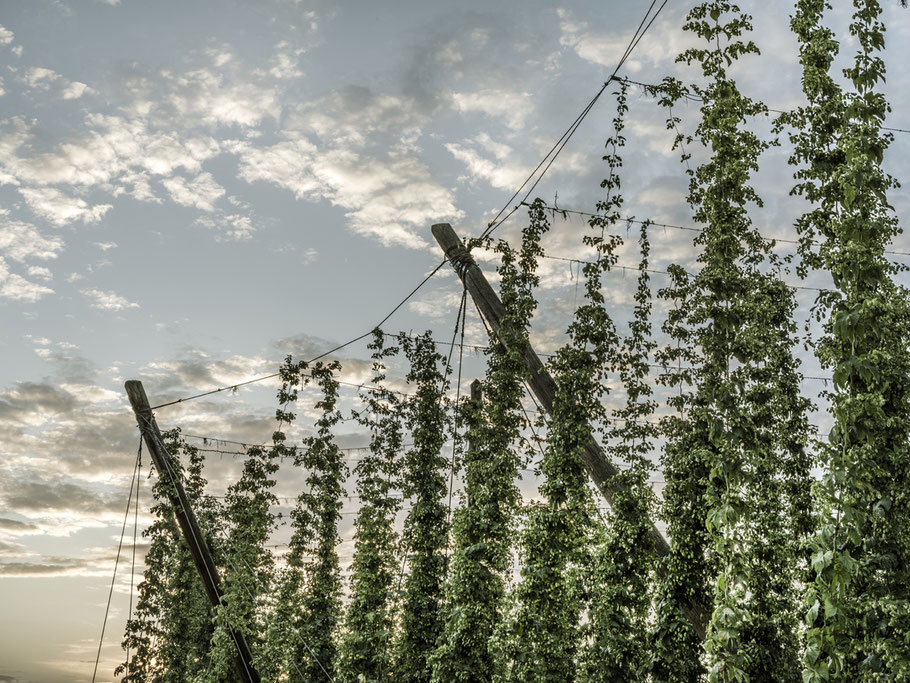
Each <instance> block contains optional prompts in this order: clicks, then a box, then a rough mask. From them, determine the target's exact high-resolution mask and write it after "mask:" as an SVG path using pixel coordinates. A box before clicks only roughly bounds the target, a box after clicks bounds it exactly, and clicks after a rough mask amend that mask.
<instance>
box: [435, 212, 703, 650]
mask: <svg viewBox="0 0 910 683" xmlns="http://www.w3.org/2000/svg"><path fill="white" fill-rule="evenodd" d="M432 231H433V236H434V237H435V238H436V241H437V242H438V243H439V246H440V247H442V250H443V252H445V255H446V258H447V259H448V260H449V263H451V264H452V267H453V268H454V269H455V272H456V273H458V276H459V277H460V278H461V281H462V282H463V283H464V286H465V287H466V288H467V290H468V292H469V293H470V294H471V297H472V298H473V299H474V301H475V303H476V304H477V307H478V308H479V309H480V312H481V313H482V314H483V317H484V318H486V320H487V322H488V323H489V324H490V327H492V328H493V332H494V333H496V334H497V335H498V337H499V339H500V340H501V341H502V342H503V343H504V344H505V345H506V346H508V345H509V343H510V342H511V341H512V340H514V339H515V338H516V333H515V331H513V330H510V329H508V328H504V327H503V325H502V320H503V318H504V317H505V313H506V310H505V307H503V305H502V302H501V301H500V300H499V296H497V294H496V292H495V291H493V288H492V287H491V286H490V283H489V282H487V278H486V276H484V274H483V271H482V270H481V269H480V267H479V266H478V265H477V263H475V261H474V259H473V258H472V257H471V254H470V253H469V252H468V250H467V249H466V248H465V246H464V244H462V242H461V240H460V239H459V238H458V235H456V234H455V231H454V230H453V229H452V226H451V225H449V224H448V223H437V224H436V225H434V226H433V227H432ZM524 348H525V352H524V361H525V365H526V366H527V368H528V370H529V372H530V380H529V382H530V385H531V390H532V391H533V392H534V395H535V396H536V397H537V400H538V401H539V402H540V405H541V407H543V409H544V410H545V411H547V413H548V414H549V413H551V412H552V410H553V401H554V399H555V398H556V382H554V381H553V378H552V377H551V376H550V373H549V372H547V370H546V368H545V367H544V365H543V363H542V362H541V360H540V358H539V357H538V355H537V353H536V352H535V351H534V349H533V348H531V345H530V344H525V345H524ZM580 455H581V460H582V463H583V464H584V467H585V469H586V470H587V472H588V475H589V476H590V477H591V479H592V480H593V481H594V483H595V485H596V486H597V488H598V489H599V490H600V492H601V493H602V494H603V497H604V498H605V499H606V501H607V503H608V504H609V505H611V506H612V505H613V497H614V496H615V494H616V493H618V492H619V491H620V490H622V484H621V483H620V482H621V481H622V480H621V479H616V478H615V475H616V474H618V473H619V469H618V468H617V467H616V465H614V464H613V463H612V462H610V460H609V459H608V458H607V457H606V455H604V452H603V451H602V450H601V448H600V446H599V445H598V443H597V441H596V440H595V439H594V437H593V436H592V437H591V438H590V439H589V440H588V442H587V443H586V444H585V446H584V449H583V450H582V452H581V454H580ZM650 537H651V540H652V541H653V543H654V549H655V551H656V552H657V554H658V556H660V557H665V556H666V555H668V554H669V552H670V544H669V543H667V539H665V538H664V536H663V534H662V533H660V531H659V530H658V529H657V527H655V526H654V524H653V523H652V524H651V531H650ZM655 568H656V571H657V572H658V574H660V575H663V573H664V571H665V570H664V564H663V563H662V562H657V563H656V567H655ZM683 611H684V612H685V615H686V617H687V618H688V619H689V621H690V622H691V623H692V626H693V627H694V628H695V630H696V632H697V633H698V635H699V637H704V635H705V626H704V621H705V620H704V616H703V615H704V614H705V613H706V612H705V609H704V608H703V607H702V606H701V605H695V604H692V605H688V606H686V607H685V608H684V610H683Z"/></svg>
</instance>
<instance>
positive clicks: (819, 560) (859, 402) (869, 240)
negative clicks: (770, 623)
mask: <svg viewBox="0 0 910 683" xmlns="http://www.w3.org/2000/svg"><path fill="white" fill-rule="evenodd" d="M853 5H854V13H853V16H852V21H851V24H850V34H851V35H852V36H853V37H854V38H855V39H856V44H857V50H856V53H855V55H854V58H853V60H852V62H851V63H850V64H849V65H848V66H847V68H845V69H844V71H843V75H844V76H845V77H846V79H847V84H848V86H849V89H847V90H844V89H843V88H842V87H841V86H840V85H839V84H838V83H837V82H836V81H835V79H834V78H833V76H832V75H831V74H830V70H831V66H832V64H833V62H834V59H835V57H836V56H837V53H838V44H837V41H836V40H835V37H834V34H833V33H832V31H831V30H830V29H828V28H827V27H825V26H824V25H823V24H822V23H821V22H822V18H823V15H824V12H825V10H826V9H828V4H827V3H826V2H824V0H799V1H798V2H797V4H796V10H797V11H796V13H795V15H794V16H793V19H792V22H791V27H792V29H793V31H794V33H795V34H796V36H797V39H798V40H799V45H800V61H801V64H802V67H803V81H802V82H803V92H804V93H805V95H806V98H807V100H808V105H807V106H806V107H803V108H801V109H799V110H797V111H796V112H795V113H794V114H793V115H792V116H791V117H790V118H789V122H790V123H792V124H793V125H794V132H793V134H792V136H791V140H792V142H793V143H794V146H795V152H794V154H793V156H792V158H791V163H793V164H796V165H799V169H798V170H797V172H796V178H797V181H798V182H797V185H796V187H795V188H794V193H796V194H799V195H802V196H804V197H805V198H806V199H807V200H808V201H809V202H810V203H811V204H812V208H811V209H810V210H809V211H808V212H807V213H806V214H805V215H803V216H802V217H801V218H800V219H799V220H798V221H797V229H798V231H799V232H800V236H801V243H800V255H801V257H802V259H803V268H802V271H803V274H805V273H806V272H807V271H808V269H810V268H819V269H823V270H825V271H827V272H828V273H830V275H831V277H832V279H833V281H834V289H833V290H831V291H827V292H823V293H821V294H820V295H819V297H818V298H817V300H816V306H815V311H816V317H817V319H818V321H820V322H822V323H823V332H822V336H821V338H820V339H818V340H817V342H816V344H815V350H816V354H817V356H818V358H819V361H820V362H821V364H822V367H825V368H829V369H831V370H832V371H833V375H834V390H833V391H830V392H827V393H826V396H827V398H828V399H829V400H830V401H831V405H832V413H833V417H834V427H833V429H832V430H831V432H830V433H829V435H828V439H827V440H826V441H823V442H822V443H820V444H819V464H820V465H821V466H822V467H823V468H824V475H823V477H822V480H821V482H820V484H819V485H818V486H817V487H816V504H817V512H818V528H817V529H816V531H815V533H814V534H813V536H812V541H811V546H810V547H811V551H812V557H811V563H812V572H813V580H812V583H811V585H810V586H809V590H808V591H807V594H806V608H807V611H806V616H805V622H806V623H805V625H806V648H805V654H804V658H803V664H804V670H803V678H804V680H805V681H807V682H808V681H823V680H829V679H830V678H841V679H845V678H848V679H852V680H901V679H902V678H905V677H907V676H910V649H908V646H907V643H908V642H910V593H908V591H910V569H908V567H910V550H908V548H910V531H908V530H910V475H908V471H910V445H908V441H907V433H908V430H910V382H908V377H910V353H908V348H907V343H906V340H907V335H908V332H910V326H908V322H910V310H908V303H907V302H908V293H907V291H906V289H905V288H903V287H901V286H898V285H897V284H895V282H894V276H895V275H896V274H897V272H898V270H899V268H898V267H897V266H895V265H894V264H892V263H890V262H889V261H888V260H887V258H886V256H885V253H884V252H885V249H886V247H887V245H888V244H889V243H890V242H891V240H892V239H893V238H894V237H895V236H896V235H897V234H898V233H899V232H900V228H899V226H898V223H897V220H896V218H895V217H894V215H893V213H892V209H891V207H890V205H889V204H888V199H887V193H888V190H890V189H892V188H894V187H896V185H897V183H896V182H895V181H894V179H893V178H891V177H890V176H889V175H888V174H887V173H885V172H884V171H883V169H882V162H883V159H884V153H885V151H886V150H887V148H888V145H889V143H890V142H891V139H892V136H891V135H890V134H888V133H884V132H883V131H882V125H883V122H884V119H885V116H886V114H887V113H888V112H889V111H890V107H889V105H888V102H887V100H886V99H885V97H884V95H883V94H882V93H881V90H880V85H881V83H882V82H883V81H884V77H885V65H884V61H883V60H882V58H881V56H880V52H881V50H883V49H884V45H885V39H884V34H885V26H884V24H883V22H882V20H881V12H882V8H881V5H880V4H879V3H878V2H877V1H876V0H856V1H855V2H854V3H853Z"/></svg>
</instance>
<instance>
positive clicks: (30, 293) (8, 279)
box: [0, 257, 54, 303]
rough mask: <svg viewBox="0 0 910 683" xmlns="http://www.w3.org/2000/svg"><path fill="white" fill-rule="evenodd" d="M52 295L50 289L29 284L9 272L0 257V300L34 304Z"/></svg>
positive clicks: (52, 291) (22, 278)
mask: <svg viewBox="0 0 910 683" xmlns="http://www.w3.org/2000/svg"><path fill="white" fill-rule="evenodd" d="M53 293H54V290H53V289H51V288H50V287H45V286H44V285H39V284H36V283H34V282H29V281H28V280H26V279H25V278H24V277H22V276H21V275H17V274H16V273H12V272H10V269H9V267H8V266H7V265H6V261H5V260H4V259H3V258H2V257H0V299H9V300H10V301H22V302H26V303H34V302H35V301H38V300H39V299H41V298H43V297H44V296H46V295H48V294H53Z"/></svg>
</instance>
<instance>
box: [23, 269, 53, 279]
mask: <svg viewBox="0 0 910 683" xmlns="http://www.w3.org/2000/svg"><path fill="white" fill-rule="evenodd" d="M28 274H29V275H30V276H31V277H36V278H38V279H39V280H44V281H45V282H50V281H51V280H53V279H54V274H53V273H52V272H51V271H50V269H49V268H45V267H44V266H29V267H28Z"/></svg>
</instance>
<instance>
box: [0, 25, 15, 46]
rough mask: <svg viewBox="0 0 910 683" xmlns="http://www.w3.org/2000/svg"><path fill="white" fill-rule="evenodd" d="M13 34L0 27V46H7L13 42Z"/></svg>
mask: <svg viewBox="0 0 910 683" xmlns="http://www.w3.org/2000/svg"><path fill="white" fill-rule="evenodd" d="M13 37H14V36H13V32H12V31H10V30H9V29H8V28H5V27H3V26H0V45H9V44H10V43H11V42H13Z"/></svg>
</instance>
